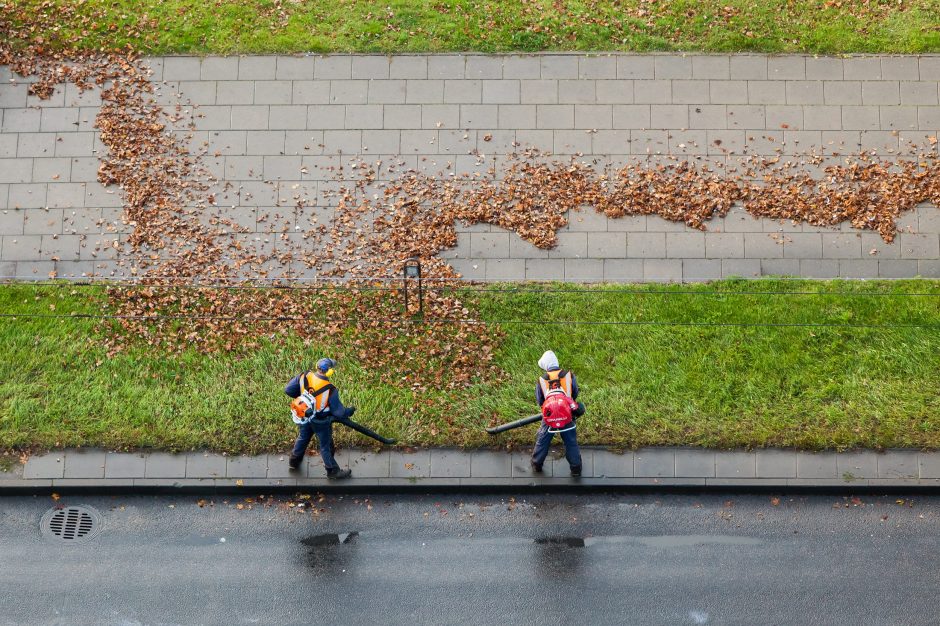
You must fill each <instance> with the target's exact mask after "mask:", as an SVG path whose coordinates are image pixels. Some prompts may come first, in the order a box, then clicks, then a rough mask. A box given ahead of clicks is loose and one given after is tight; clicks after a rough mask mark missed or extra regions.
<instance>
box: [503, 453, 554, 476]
mask: <svg viewBox="0 0 940 626" xmlns="http://www.w3.org/2000/svg"><path fill="white" fill-rule="evenodd" d="M531 460H532V455H531V452H513V453H512V477H513V478H540V477H551V476H552V475H553V468H554V464H553V463H548V462H546V463H544V464H543V465H542V473H541V474H535V473H533V471H532V464H531Z"/></svg>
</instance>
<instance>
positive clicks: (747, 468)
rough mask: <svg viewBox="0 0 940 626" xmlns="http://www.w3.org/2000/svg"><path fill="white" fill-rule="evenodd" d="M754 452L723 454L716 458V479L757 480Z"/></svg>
mask: <svg viewBox="0 0 940 626" xmlns="http://www.w3.org/2000/svg"><path fill="white" fill-rule="evenodd" d="M756 476H757V465H756V455H755V453H754V452H723V453H721V454H719V455H717V456H716V457H715V477H716V478H756Z"/></svg>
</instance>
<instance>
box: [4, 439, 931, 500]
mask: <svg viewBox="0 0 940 626" xmlns="http://www.w3.org/2000/svg"><path fill="white" fill-rule="evenodd" d="M582 456H583V457H584V475H583V476H582V477H581V478H573V477H571V476H569V475H568V473H567V467H566V464H565V460H564V456H563V454H562V450H561V449H560V448H553V452H552V458H553V461H552V463H547V464H546V466H545V467H546V468H551V471H546V472H545V473H544V474H542V475H533V474H531V473H529V472H528V471H524V470H528V464H527V461H528V459H527V454H526V453H525V452H518V451H517V452H505V451H494V450H458V449H450V448H434V449H424V450H418V451H416V452H413V453H406V452H403V451H401V450H392V451H390V452H389V451H379V452H374V451H372V450H368V449H358V448H347V449H343V450H340V451H339V454H338V455H337V458H338V459H339V462H340V464H341V465H343V466H344V467H349V468H350V469H352V470H353V478H352V479H351V480H347V481H331V480H329V479H327V478H326V477H325V475H324V472H323V468H322V465H320V463H319V460H318V459H316V458H314V457H313V456H310V457H309V458H308V459H307V463H304V464H303V466H302V470H301V471H299V472H296V473H292V472H288V471H286V469H285V468H286V464H287V460H286V459H287V457H286V455H278V454H262V455H258V456H235V457H231V456H227V455H223V454H216V453H211V452H204V451H203V452H199V451H197V452H191V453H189V454H179V455H170V454H167V453H165V452H160V451H137V452H130V453H124V452H107V451H104V450H87V449H83V450H75V449H64V450H55V451H52V452H49V453H47V454H41V455H34V456H31V457H29V459H28V460H27V461H26V463H25V465H17V466H15V467H14V468H12V469H11V470H10V471H7V472H4V473H3V474H2V475H0V494H5V495H24V494H30V493H48V492H52V491H89V492H91V491H99V492H100V491H121V492H129V493H153V492H174V493H182V492H194V493H196V492H218V491H239V490H248V489H250V490H258V489H262V490H266V491H267V490H271V491H285V490H289V491H295V490H297V489H316V490H330V491H369V490H372V491H376V490H379V491H381V490H387V491H399V492H404V491H428V490H437V491H440V490H483V491H485V490H492V491H509V490H542V491H554V490H565V491H588V490H598V489H608V490H617V489H623V490H629V489H684V490H698V491H701V490H709V489H715V490H728V489H749V490H755V489H756V490H761V489H766V490H784V489H787V490H792V489H825V490H848V491H862V490H867V489H882V490H892V489H903V490H911V489H938V488H940V469H938V468H940V452H924V451H919V450H910V449H897V450H887V451H884V452H875V451H872V450H861V451H851V452H805V451H798V450H784V449H772V450H767V449H763V450H728V451H725V450H707V449H702V448H641V449H638V450H634V451H626V452H624V453H622V454H621V453H617V452H611V451H609V450H607V449H605V448H601V447H592V446H585V447H583V448H582ZM520 464H522V465H525V468H524V470H523V469H520V467H519V466H520ZM282 465H283V466H284V467H281V466H282ZM69 468H73V471H70V470H69ZM99 468H101V469H103V470H104V471H101V469H99ZM108 468H113V469H114V470H117V471H107V470H108ZM157 468H159V470H158V471H155V470H156V469H157ZM282 470H283V471H282Z"/></svg>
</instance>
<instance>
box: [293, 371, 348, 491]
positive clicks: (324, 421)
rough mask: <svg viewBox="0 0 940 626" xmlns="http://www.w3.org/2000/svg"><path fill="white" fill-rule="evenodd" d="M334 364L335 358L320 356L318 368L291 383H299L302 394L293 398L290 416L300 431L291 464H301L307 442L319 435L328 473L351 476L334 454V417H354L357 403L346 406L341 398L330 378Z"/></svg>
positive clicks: (324, 463)
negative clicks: (341, 466)
mask: <svg viewBox="0 0 940 626" xmlns="http://www.w3.org/2000/svg"><path fill="white" fill-rule="evenodd" d="M335 368H336V361H334V360H333V359H329V358H324V359H320V360H319V361H317V369H316V371H312V372H304V373H303V374H300V375H299V376H298V377H297V378H296V379H295V380H292V381H291V383H289V384H288V387H290V386H291V385H294V384H299V395H298V396H296V397H294V400H293V402H291V417H292V418H293V420H294V423H295V424H297V426H298V429H299V431H300V432H299V433H298V434H297V441H296V442H295V443H294V449H293V451H292V452H291V455H290V460H289V461H288V464H289V465H290V468H291V469H292V470H296V469H298V468H299V467H300V462H301V461H302V460H303V458H304V453H305V452H306V450H307V446H308V445H309V444H310V440H311V439H312V438H313V436H314V435H316V436H317V441H318V442H319V444H320V458H321V459H323V465H324V466H325V467H326V475H327V477H328V478H349V477H350V476H352V472H351V471H350V470H344V469H340V468H339V464H338V463H337V462H336V459H335V458H333V454H334V453H335V451H336V446H335V445H334V444H333V420H334V419H342V418H348V417H352V414H353V413H355V412H356V407H354V406H350V407H346V406H343V403H342V402H341V401H340V399H339V391H338V390H337V389H336V387H334V386H333V383H331V382H330V377H332V376H333V372H334V371H335ZM285 391H286V390H285ZM288 395H293V394H291V393H289V394H288Z"/></svg>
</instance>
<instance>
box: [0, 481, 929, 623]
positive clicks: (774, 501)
mask: <svg viewBox="0 0 940 626" xmlns="http://www.w3.org/2000/svg"><path fill="white" fill-rule="evenodd" d="M74 504H86V505H91V506H93V507H94V508H95V509H97V510H98V511H99V512H100V513H101V516H102V521H101V526H100V530H101V533H100V535H98V536H97V537H96V538H94V539H91V540H90V541H88V542H85V543H80V544H76V545H63V544H61V543H56V542H55V541H53V540H50V539H48V538H43V537H42V536H41V535H40V532H39V522H40V518H41V517H42V515H43V513H45V512H46V511H47V510H48V509H50V507H52V506H56V505H59V506H61V505H66V506H67V505H74ZM938 531H940V498H930V497H922V498H920V497H915V498H909V497H899V496H891V497H875V496H861V497H859V498H852V497H842V496H805V495H801V496H788V495H785V494H781V495H780V496H770V495H754V496H746V495H741V494H731V495H708V496H696V495H666V494H661V495H656V494H644V495H603V494H594V495H589V496H573V495H571V496H560V495H546V496H537V495H536V496H532V495H526V496H517V497H511V496H508V495H495V496H481V495H466V496H459V495H448V496H444V495H428V496H417V495H412V496H395V495H386V494H382V495H375V496H345V497H341V496H326V497H321V496H318V495H317V494H312V495H311V496H310V497H309V498H298V497H296V496H295V497H285V496H275V497H267V496H265V497H261V496H260V494H257V493H254V494H251V495H248V493H247V492H246V495H245V496H243V497H214V498H206V497H203V498H199V497H194V496H187V497H130V496H120V497H94V496H81V497H79V496H63V497H62V498H61V499H60V500H58V501H57V502H56V501H53V500H51V499H50V498H48V497H35V498H19V497H16V498H4V499H0V590H2V592H0V624H141V623H142V624H304V623H333V624H384V623H395V624H462V623H470V622H472V623H480V624H503V623H519V624H536V623H538V624H568V623H572V622H580V623H585V624H812V623H818V624H823V623H825V624H853V625H854V624H937V623H940V621H938V620H940V556H938V554H940V551H938V549H937V548H938V541H937V537H938Z"/></svg>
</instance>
